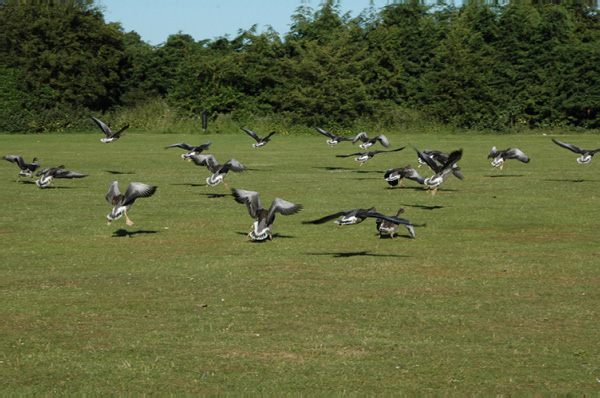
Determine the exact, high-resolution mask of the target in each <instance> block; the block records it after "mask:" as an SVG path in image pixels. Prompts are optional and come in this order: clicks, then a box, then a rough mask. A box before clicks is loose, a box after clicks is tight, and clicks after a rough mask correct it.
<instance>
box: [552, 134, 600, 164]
mask: <svg viewBox="0 0 600 398" xmlns="http://www.w3.org/2000/svg"><path fill="white" fill-rule="evenodd" d="M552 141H553V142H554V143H555V144H556V145H558V146H561V147H563V148H566V149H568V150H569V151H571V152H575V153H577V154H579V155H581V156H580V157H578V158H577V164H588V163H589V162H591V161H592V157H593V156H594V154H595V153H596V152H600V148H598V149H583V148H580V147H578V146H577V145H573V144H567V143H565V142H560V141H559V140H555V139H554V138H552Z"/></svg>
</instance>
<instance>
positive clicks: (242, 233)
mask: <svg viewBox="0 0 600 398" xmlns="http://www.w3.org/2000/svg"><path fill="white" fill-rule="evenodd" d="M236 233H237V234H238V235H243V236H248V233H247V232H240V231H238V232H236ZM277 238H279V239H294V238H295V236H292V235H282V234H279V233H274V234H273V239H277ZM248 241H249V242H252V243H263V242H268V241H270V239H269V238H267V239H263V240H254V239H248Z"/></svg>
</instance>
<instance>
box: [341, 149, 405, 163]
mask: <svg viewBox="0 0 600 398" xmlns="http://www.w3.org/2000/svg"><path fill="white" fill-rule="evenodd" d="M404 148H405V147H402V148H397V149H391V150H389V151H373V152H356V153H351V154H350V155H336V157H338V158H347V157H350V156H356V155H358V157H357V158H354V160H356V161H357V162H360V165H361V166H362V165H363V164H364V163H365V162H366V161H367V160H369V159H371V158H372V157H373V156H375V155H377V154H378V153H383V152H397V151H401V150H403V149H404Z"/></svg>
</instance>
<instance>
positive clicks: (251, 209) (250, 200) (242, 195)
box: [231, 189, 263, 218]
mask: <svg viewBox="0 0 600 398" xmlns="http://www.w3.org/2000/svg"><path fill="white" fill-rule="evenodd" d="M231 192H232V193H233V198H234V199H235V201H236V202H238V203H241V204H245V205H246V206H247V207H248V213H250V217H252V218H258V212H259V211H260V210H261V209H262V208H263V207H262V204H261V203H260V196H259V194H258V192H254V191H245V190H243V189H232V190H231Z"/></svg>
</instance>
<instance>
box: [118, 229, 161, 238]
mask: <svg viewBox="0 0 600 398" xmlns="http://www.w3.org/2000/svg"><path fill="white" fill-rule="evenodd" d="M157 232H158V231H144V230H139V231H127V230H126V229H123V228H121V229H117V230H116V231H115V232H114V233H113V235H112V237H113V238H123V237H125V236H127V237H129V238H133V237H134V235H140V234H155V233H157Z"/></svg>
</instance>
